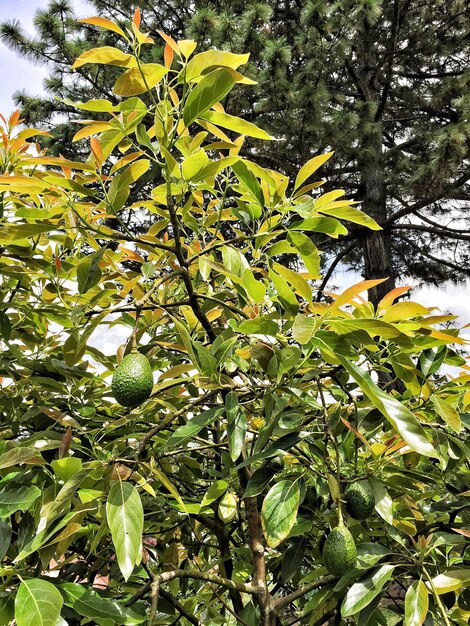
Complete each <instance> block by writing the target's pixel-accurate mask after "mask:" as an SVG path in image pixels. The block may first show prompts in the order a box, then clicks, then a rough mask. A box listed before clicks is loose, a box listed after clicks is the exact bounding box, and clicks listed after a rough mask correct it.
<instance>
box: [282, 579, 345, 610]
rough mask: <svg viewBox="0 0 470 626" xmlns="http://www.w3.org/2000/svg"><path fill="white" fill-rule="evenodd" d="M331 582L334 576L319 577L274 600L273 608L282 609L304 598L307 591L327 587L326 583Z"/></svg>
mask: <svg viewBox="0 0 470 626" xmlns="http://www.w3.org/2000/svg"><path fill="white" fill-rule="evenodd" d="M333 580H335V577H334V576H331V575H328V576H321V577H320V578H317V579H316V580H313V581H312V582H311V583H307V584H306V585H304V586H303V587H300V588H299V589H296V590H295V591H293V592H292V593H290V594H289V595H287V596H283V597H282V598H276V599H275V600H274V606H275V607H276V610H279V609H282V608H283V607H285V606H287V605H288V604H291V603H292V602H295V601H296V600H298V599H299V598H301V597H302V596H304V595H305V594H306V593H308V592H309V591H313V590H314V589H318V587H322V586H323V585H327V584H328V583H331V582H332V581H333Z"/></svg>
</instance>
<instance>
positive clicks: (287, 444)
mask: <svg viewBox="0 0 470 626" xmlns="http://www.w3.org/2000/svg"><path fill="white" fill-rule="evenodd" d="M308 434H309V433H308V432H307V431H305V432H300V433H298V432H296V433H289V434H288V435H284V436H283V437H279V439H278V440H277V441H274V442H273V443H272V444H271V445H270V446H269V447H268V448H266V450H263V451H262V452H257V453H256V454H253V455H252V456H250V457H248V458H247V459H245V460H244V461H243V463H239V464H238V465H237V467H236V468H235V469H237V470H238V469H241V468H242V467H247V466H248V465H252V464H253V463H256V462H257V461H262V460H264V459H269V458H270V457H273V456H277V455H278V454H279V452H280V451H283V450H290V448H292V447H293V446H295V445H296V444H297V443H299V441H301V439H302V438H303V437H306V436H307V435H308ZM259 441H260V439H258V442H259Z"/></svg>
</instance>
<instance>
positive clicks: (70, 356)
mask: <svg viewBox="0 0 470 626" xmlns="http://www.w3.org/2000/svg"><path fill="white" fill-rule="evenodd" d="M85 350H86V343H85V342H81V341H80V335H79V334H78V332H77V331H73V332H72V333H71V334H70V335H69V336H68V337H67V339H66V340H65V342H64V345H63V346H62V354H63V356H64V361H65V363H66V364H67V365H68V366H69V367H72V366H73V365H75V363H77V362H78V361H80V359H81V358H82V356H83V355H84V354H85Z"/></svg>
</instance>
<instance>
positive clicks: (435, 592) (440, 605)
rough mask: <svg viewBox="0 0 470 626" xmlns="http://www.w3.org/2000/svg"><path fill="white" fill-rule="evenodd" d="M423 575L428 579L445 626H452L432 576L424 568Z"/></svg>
mask: <svg viewBox="0 0 470 626" xmlns="http://www.w3.org/2000/svg"><path fill="white" fill-rule="evenodd" d="M423 574H424V575H425V576H426V578H427V579H428V582H429V586H430V587H431V593H432V595H433V598H434V601H435V603H436V604H437V608H438V609H439V612H440V614H441V615H442V618H443V619H444V623H445V625H446V626H452V624H451V623H450V621H449V618H448V617H447V611H446V609H445V606H444V605H443V604H442V601H441V599H440V597H439V594H438V593H437V591H436V588H435V587H434V584H433V582H432V576H431V574H430V573H429V572H428V570H427V569H426V568H425V567H423Z"/></svg>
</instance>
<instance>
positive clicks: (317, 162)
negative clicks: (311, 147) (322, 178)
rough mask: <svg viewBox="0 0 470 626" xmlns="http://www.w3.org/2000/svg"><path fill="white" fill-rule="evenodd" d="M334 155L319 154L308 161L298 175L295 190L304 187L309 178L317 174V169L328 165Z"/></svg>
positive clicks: (330, 153)
mask: <svg viewBox="0 0 470 626" xmlns="http://www.w3.org/2000/svg"><path fill="white" fill-rule="evenodd" d="M332 155H333V152H326V153H325V154H319V155H318V156H316V157H313V159H310V160H309V161H307V163H305V165H303V166H302V167H301V168H300V170H299V173H298V174H297V177H296V179H295V183H294V190H295V189H298V188H299V187H300V186H301V185H303V183H304V182H305V181H306V180H307V178H310V176H311V175H312V174H313V173H314V172H316V171H317V169H318V168H319V167H321V166H322V165H323V163H326V161H328V159H329V158H330V157H331V156H332Z"/></svg>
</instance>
